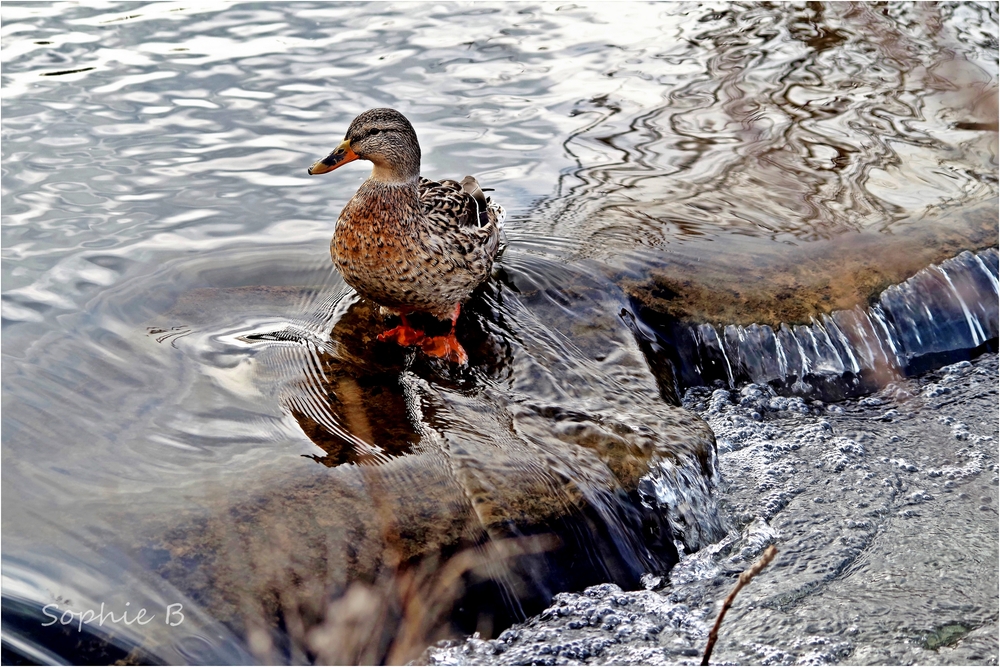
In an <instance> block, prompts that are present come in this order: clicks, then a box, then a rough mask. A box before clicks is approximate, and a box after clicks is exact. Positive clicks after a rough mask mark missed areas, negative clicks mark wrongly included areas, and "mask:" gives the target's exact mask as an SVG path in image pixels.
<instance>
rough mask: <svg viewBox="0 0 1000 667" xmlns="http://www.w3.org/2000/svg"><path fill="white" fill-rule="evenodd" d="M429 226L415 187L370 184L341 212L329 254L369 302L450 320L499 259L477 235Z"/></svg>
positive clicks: (366, 183) (364, 186)
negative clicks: (477, 240)
mask: <svg viewBox="0 0 1000 667" xmlns="http://www.w3.org/2000/svg"><path fill="white" fill-rule="evenodd" d="M429 223H431V221H430V220H428V217H427V216H426V215H425V214H424V211H423V205H422V204H421V201H420V197H419V193H418V190H417V187H416V185H415V184H414V185H409V184H406V185H403V184H400V185H395V184H385V183H379V182H374V181H367V182H365V183H364V184H362V186H361V188H360V189H359V190H358V192H357V194H355V196H354V197H353V198H352V199H351V201H350V202H348V204H347V206H345V207H344V210H343V212H341V214H340V218H339V219H338V221H337V228H336V230H335V232H334V236H333V240H332V241H331V243H330V254H331V255H332V257H333V262H334V264H335V265H336V267H337V269H338V270H339V271H340V273H341V275H343V277H344V280H345V281H346V282H347V284H348V285H350V286H351V287H353V288H354V289H355V290H357V291H358V293H359V294H360V295H361V296H362V297H364V298H366V299H369V300H371V301H374V302H375V303H378V304H379V305H381V306H384V307H385V308H387V309H389V310H392V311H397V312H399V311H403V312H409V311H420V312H426V313H430V314H431V315H434V316H435V317H438V318H441V319H445V318H447V317H448V316H450V314H451V312H452V310H453V308H454V306H455V304H456V303H459V302H462V301H464V300H465V299H467V298H468V296H469V294H471V293H472V291H473V290H474V289H475V288H476V286H477V285H479V283H481V282H482V281H483V280H484V279H485V278H486V277H487V276H488V275H489V271H490V269H491V265H492V257H486V256H485V253H483V252H481V253H477V252H476V251H475V248H474V246H475V245H476V244H475V243H474V241H475V235H474V232H475V231H476V230H474V229H468V230H466V229H461V228H459V227H458V226H450V225H437V226H441V227H442V229H436V228H434V227H435V226H433V225H431V224H429ZM466 237H468V238H466ZM479 255H482V256H479Z"/></svg>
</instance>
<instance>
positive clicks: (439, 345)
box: [419, 303, 469, 366]
mask: <svg viewBox="0 0 1000 667" xmlns="http://www.w3.org/2000/svg"><path fill="white" fill-rule="evenodd" d="M461 312H462V304H461V303H456V304H455V309H454V310H453V311H452V313H451V331H449V332H448V333H447V334H446V335H444V336H427V337H425V338H424V339H423V340H422V341H420V343H419V345H420V348H421V349H422V350H423V351H424V352H425V353H426V354H427V356H429V357H438V358H440V359H447V360H448V361H453V362H455V363H456V364H458V365H459V366H464V365H465V364H466V363H467V362H468V361H469V355H468V354H466V353H465V348H463V347H462V344H461V343H459V342H458V338H456V337H455V323H456V322H458V316H459V314H460V313H461Z"/></svg>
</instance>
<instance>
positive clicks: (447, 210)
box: [419, 178, 479, 231]
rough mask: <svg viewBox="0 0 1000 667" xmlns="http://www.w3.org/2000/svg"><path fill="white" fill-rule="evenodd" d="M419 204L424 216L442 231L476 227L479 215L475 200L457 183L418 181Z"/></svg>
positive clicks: (423, 179)
mask: <svg viewBox="0 0 1000 667" xmlns="http://www.w3.org/2000/svg"><path fill="white" fill-rule="evenodd" d="M419 193H420V204H421V206H422V207H423V209H424V216H425V217H426V219H427V221H428V222H429V223H430V224H431V225H433V226H434V227H436V228H438V229H441V230H442V231H443V230H445V229H448V228H453V227H478V226H479V215H478V210H477V204H476V201H475V199H473V198H472V197H470V195H469V194H468V193H466V191H465V190H464V189H463V188H462V185H461V184H460V183H458V182H457V181H452V180H444V181H431V180H428V179H426V178H421V179H420V187H419Z"/></svg>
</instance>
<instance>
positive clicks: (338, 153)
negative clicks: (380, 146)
mask: <svg viewBox="0 0 1000 667" xmlns="http://www.w3.org/2000/svg"><path fill="white" fill-rule="evenodd" d="M357 159H358V156H357V155H356V154H355V152H354V151H353V150H351V142H350V140H347V139H345V140H344V141H343V143H341V144H340V145H339V146H337V148H336V150H334V151H333V152H332V153H330V154H329V155H327V156H326V157H325V158H323V159H322V160H319V161H318V162H314V163H313V166H311V167H309V173H310V174H313V175H315V174H325V173H326V172H328V171H333V170H334V169H336V168H337V167H340V166H343V165H345V164H347V163H348V162H352V161H353V160H357Z"/></svg>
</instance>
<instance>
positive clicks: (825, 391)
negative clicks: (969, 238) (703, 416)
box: [653, 248, 1000, 400]
mask: <svg viewBox="0 0 1000 667" xmlns="http://www.w3.org/2000/svg"><path fill="white" fill-rule="evenodd" d="M998 264H1000V256H998V253H997V250H996V249H995V248H990V249H988V250H984V251H981V252H979V253H971V252H963V253H961V254H960V255H958V256H956V257H953V258H952V259H949V260H946V261H944V262H942V263H941V264H939V265H932V266H930V267H928V268H926V269H924V270H922V271H920V272H918V273H917V274H916V275H914V276H913V277H912V278H910V279H909V280H907V281H905V282H903V283H901V284H899V285H894V286H892V287H889V288H888V289H886V290H885V291H884V292H882V294H881V295H880V296H879V298H878V300H877V301H875V302H874V303H872V304H871V305H870V306H868V307H867V308H864V307H861V306H856V307H854V308H852V309H850V310H839V311H836V312H834V313H831V314H823V315H821V316H820V317H819V318H818V319H817V318H812V319H811V321H810V323H809V324H796V325H793V326H789V325H787V324H784V323H782V324H781V325H780V326H779V327H778V328H777V329H774V328H772V327H770V326H768V325H766V324H765V325H758V324H751V325H749V326H738V325H732V324H730V325H725V326H715V325H712V324H707V323H703V324H698V325H694V326H692V325H689V324H683V323H680V322H673V323H671V324H669V325H667V327H664V326H662V325H660V326H656V327H653V330H655V332H656V335H657V336H659V337H662V338H663V340H661V341H659V342H660V344H661V346H662V347H663V348H664V349H668V350H672V351H673V353H672V354H673V356H672V362H673V366H674V374H675V377H676V380H677V383H678V385H679V386H680V387H681V388H682V390H683V388H686V387H691V386H699V385H710V384H713V383H715V382H721V383H722V384H723V385H725V386H728V387H736V386H739V385H742V384H746V383H750V382H754V383H758V384H760V383H767V384H770V385H771V386H773V387H774V388H775V389H777V390H778V391H780V392H782V393H787V394H797V395H802V396H810V397H814V398H822V399H824V400H837V399H840V398H844V397H846V396H857V395H861V394H865V393H869V392H871V391H874V390H876V389H878V388H879V387H881V386H884V385H885V384H886V383H888V382H891V381H892V380H893V379H896V378H899V377H901V376H904V375H912V374H916V373H920V372H923V371H925V370H928V369H930V368H933V367H935V366H938V365H942V364H946V363H951V362H953V361H958V360H961V359H967V358H969V357H970V356H973V355H975V354H977V353H978V352H981V351H983V350H985V349H995V347H996V341H997V334H998V324H997V320H998V296H1000V286H998V285H1000V281H998V273H1000V271H998Z"/></svg>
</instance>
